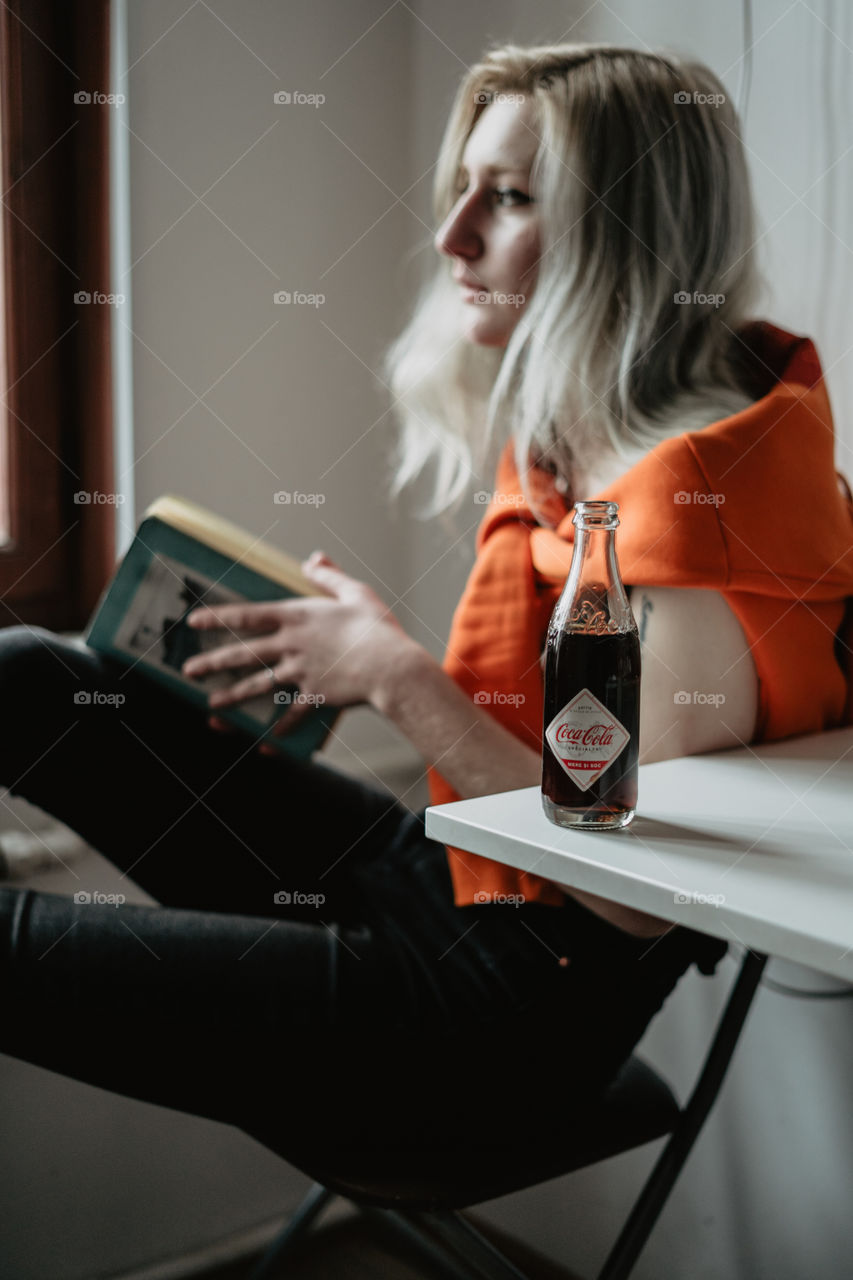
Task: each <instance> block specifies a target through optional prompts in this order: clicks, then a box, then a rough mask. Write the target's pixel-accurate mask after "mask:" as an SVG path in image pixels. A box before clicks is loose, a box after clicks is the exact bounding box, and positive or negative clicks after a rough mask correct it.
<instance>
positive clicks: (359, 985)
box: [0, 887, 405, 1145]
mask: <svg viewBox="0 0 853 1280" xmlns="http://www.w3.org/2000/svg"><path fill="white" fill-rule="evenodd" d="M402 990H403V982H402V975H401V966H400V964H399V963H397V961H396V958H395V957H394V955H393V954H392V953H391V951H390V949H389V948H388V945H387V944H386V943H385V942H384V941H383V940H382V939H381V938H379V937H377V936H375V935H374V934H373V932H372V931H371V930H370V929H368V928H359V927H357V926H352V927H347V926H337V925H336V924H335V923H333V922H329V921H327V922H326V924H325V925H323V924H320V923H310V924H309V923H304V922H302V921H294V920H279V921H276V920H266V919H260V918H258V917H257V916H240V915H227V914H225V913H222V912H200V911H185V910H182V909H176V908H167V907H148V906H138V905H123V906H118V907H115V906H108V905H95V904H88V905H81V904H79V903H75V902H74V901H73V900H72V899H71V898H68V897H63V896H60V895H56V894H48V893H38V892H35V891H33V890H28V889H11V888H8V887H6V888H4V887H0V1052H2V1053H7V1054H11V1055H12V1056H14V1057H17V1058H20V1059H23V1060H24V1061H27V1062H31V1063H34V1064H37V1065H40V1066H43V1067H46V1068H48V1069H50V1070H53V1071H58V1072H61V1073H62V1074H65V1075H68V1076H71V1077H73V1078H75V1079H79V1080H83V1081H86V1082H88V1083H89V1084H93V1085H96V1086H100V1087H102V1088H105V1089H109V1090H112V1091H114V1092H117V1093H120V1094H124V1095H126V1096H129V1097H132V1098H139V1099H142V1100H145V1101H150V1102H153V1103H157V1104H159V1105H162V1106H167V1107H174V1108H176V1109H179V1110H182V1111H187V1112H190V1113H192V1114H196V1115H201V1116H207V1117H210V1118H212V1119H216V1120H221V1121H224V1122H226V1123H233V1124H237V1125H239V1126H240V1127H244V1128H247V1129H248V1130H249V1131H250V1132H253V1133H255V1134H256V1135H258V1136H261V1137H262V1139H263V1138H264V1137H266V1136H267V1135H271V1136H273V1137H274V1138H276V1139H277V1140H278V1143H279V1145H280V1144H281V1143H282V1142H285V1143H287V1142H291V1141H295V1138H296V1136H297V1134H298V1133H300V1132H304V1131H305V1129H306V1126H307V1125H308V1122H309V1119H310V1123H311V1124H313V1125H314V1127H315V1131H317V1130H318V1126H319V1127H320V1128H322V1129H323V1131H324V1132H328V1133H331V1132H333V1131H334V1124H335V1122H336V1117H338V1116H341V1117H342V1118H343V1119H344V1120H345V1116H346V1111H347V1109H348V1108H349V1109H352V1110H355V1111H357V1110H358V1106H359V1098H358V1086H357V1079H358V1075H357V1071H358V1068H359V1065H360V1063H362V1062H363V1061H364V1053H363V1052H362V1053H359V1052H357V1047H358V1045H359V1042H360V1038H361V1037H362V1036H364V1037H366V1040H367V1042H368V1043H369V1042H370V1039H371V1032H372V1030H373V1031H377V1032H378V1033H379V1034H380V1035H382V1034H385V1032H386V1031H387V1030H388V1029H389V1028H391V1027H393V1024H394V1020H395V1018H397V1017H401V1016H404V1012H405V1010H404V1006H403V1003H402ZM332 1091H333V1092H332ZM329 1095H330V1096H329ZM327 1125H328V1126H331V1127H330V1128H329V1129H328V1130H327V1129H326V1126H327Z"/></svg>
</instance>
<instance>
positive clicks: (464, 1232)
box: [405, 1209, 529, 1280]
mask: <svg viewBox="0 0 853 1280" xmlns="http://www.w3.org/2000/svg"><path fill="white" fill-rule="evenodd" d="M405 1216H406V1218H407V1219H408V1220H409V1222H410V1223H411V1225H412V1226H413V1227H414V1228H415V1229H416V1230H419V1231H424V1230H427V1231H430V1232H432V1233H433V1234H434V1235H435V1236H436V1237H437V1238H438V1239H439V1240H440V1241H441V1242H442V1244H444V1245H446V1246H447V1247H448V1248H449V1249H450V1250H452V1252H453V1253H454V1254H456V1256H457V1257H461V1258H463V1259H464V1260H465V1262H466V1263H468V1264H469V1267H473V1268H474V1274H476V1275H478V1276H482V1277H485V1278H486V1280H529V1277H528V1276H526V1275H525V1274H524V1272H523V1271H519V1269H518V1267H516V1266H515V1264H514V1263H512V1262H510V1260H509V1258H507V1257H505V1256H504V1254H502V1253H501V1251H500V1250H499V1249H497V1248H496V1247H495V1245H493V1244H492V1242H491V1241H490V1240H487V1239H486V1237H485V1236H484V1235H483V1234H482V1232H480V1231H478V1230H477V1228H476V1227H475V1226H474V1225H473V1223H471V1222H469V1221H468V1219H467V1218H463V1217H462V1215H461V1214H460V1213H454V1212H452V1211H450V1210H447V1209H435V1210H432V1211H426V1210H420V1211H418V1212H411V1211H410V1212H407V1213H406V1215H405ZM471 1274H472V1273H471V1271H470V1270H468V1271H464V1272H457V1275H459V1276H465V1277H466V1278H467V1277H468V1276H470V1275H471Z"/></svg>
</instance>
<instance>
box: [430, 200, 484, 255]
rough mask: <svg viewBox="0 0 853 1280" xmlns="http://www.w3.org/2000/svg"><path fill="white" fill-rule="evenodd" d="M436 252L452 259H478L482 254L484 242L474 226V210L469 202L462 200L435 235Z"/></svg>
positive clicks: (457, 203)
mask: <svg viewBox="0 0 853 1280" xmlns="http://www.w3.org/2000/svg"><path fill="white" fill-rule="evenodd" d="M433 243H434V244H435V247H436V250H437V251H438V252H439V253H444V254H447V256H448V257H450V258H476V257H478V256H479V255H480V253H481V252H482V247H483V246H482V241H481V239H480V236H479V233H478V231H477V228H476V227H475V225H474V210H473V208H472V205H471V203H470V202H469V201H468V200H465V199H460V200H458V201H457V202H456V204H455V205H454V206H453V208H452V209H451V210H450V213H449V214H448V215H447V217H446V218H445V219H444V222H442V224H441V226H440V227H439V228H438V231H437V232H436V233H435V240H434V242H433Z"/></svg>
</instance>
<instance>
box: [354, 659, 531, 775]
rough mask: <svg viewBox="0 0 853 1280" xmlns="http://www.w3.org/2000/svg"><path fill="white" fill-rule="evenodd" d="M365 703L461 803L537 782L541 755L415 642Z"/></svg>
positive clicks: (383, 674) (391, 665)
mask: <svg viewBox="0 0 853 1280" xmlns="http://www.w3.org/2000/svg"><path fill="white" fill-rule="evenodd" d="M370 701H371V703H372V705H373V706H374V707H375V708H376V710H377V711H379V712H380V713H381V714H382V715H384V716H386V717H387V719H389V720H390V721H391V722H392V723H393V724H395V725H396V727H397V728H398V729H399V730H400V732H401V733H403V734H404V735H405V736H406V737H407V738H408V739H409V741H410V742H411V743H412V744H413V745H414V746H415V747H417V749H418V751H419V752H420V753H421V755H422V756H423V758H424V760H425V761H426V763H427V764H428V765H434V766H435V767H436V768H437V769H438V771H439V773H440V774H441V775H442V777H443V778H446V780H447V781H448V782H449V783H450V785H451V786H452V787H453V789H454V791H456V792H458V794H459V795H460V796H461V797H462V799H467V798H468V797H470V796H485V795H491V794H493V793H494V792H496V791H513V790H515V789H516V788H518V787H532V786H534V785H535V784H537V783H539V782H540V781H541V778H542V755H541V752H540V751H538V750H533V748H531V747H526V746H525V745H524V743H523V742H520V741H519V739H518V738H516V737H515V735H514V734H512V733H510V732H509V730H507V729H504V727H503V725H501V724H498V722H497V720H495V719H494V718H493V717H492V716H490V715H489V713H488V712H487V711H484V710H483V709H482V708H481V707H480V706H478V705H477V704H476V703H475V702H473V701H472V700H471V698H470V697H468V695H467V694H465V693H463V691H462V690H461V689H460V688H459V686H458V685H457V684H456V683H455V682H454V681H453V680H452V679H451V678H450V676H449V675H448V674H447V673H446V672H445V671H444V670H443V669H442V668H441V667H440V666H439V664H438V663H437V662H436V661H435V659H434V658H432V657H431V656H430V655H429V654H428V653H427V651H426V650H425V649H423V648H422V647H421V646H420V645H418V644H416V643H415V642H414V641H410V642H409V643H408V644H405V645H402V644H401V646H400V648H399V650H398V653H397V655H396V660H395V661H393V662H391V663H390V664H389V665H388V666H387V668H386V669H385V671H384V672H383V673H382V676H381V679H380V681H379V683H378V684H377V686H376V688H375V689H374V691H373V693H372V696H371V698H370Z"/></svg>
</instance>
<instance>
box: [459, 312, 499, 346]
mask: <svg viewBox="0 0 853 1280" xmlns="http://www.w3.org/2000/svg"><path fill="white" fill-rule="evenodd" d="M463 336H464V337H465V339H466V340H467V341H468V342H471V343H473V344H474V345H476V346H478V347H505V346H506V344H507V342H508V341H509V333H508V332H507V330H506V326H505V325H502V324H496V323H495V322H494V321H491V322H489V321H488V320H486V319H485V318H481V317H479V316H476V317H474V318H473V319H472V320H469V321H468V323H467V325H466V326H465V329H464V333H463Z"/></svg>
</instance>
